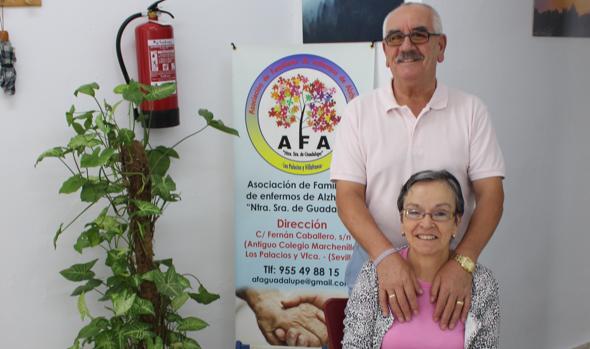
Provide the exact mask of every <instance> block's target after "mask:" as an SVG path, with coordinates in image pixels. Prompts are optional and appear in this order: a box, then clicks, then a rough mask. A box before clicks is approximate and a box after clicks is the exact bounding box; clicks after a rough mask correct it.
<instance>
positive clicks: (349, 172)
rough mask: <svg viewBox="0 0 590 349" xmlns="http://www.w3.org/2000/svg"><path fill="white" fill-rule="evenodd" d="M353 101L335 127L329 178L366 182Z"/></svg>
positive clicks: (364, 162)
mask: <svg viewBox="0 0 590 349" xmlns="http://www.w3.org/2000/svg"><path fill="white" fill-rule="evenodd" d="M355 105H356V103H355V101H354V100H353V101H352V102H351V103H349V104H348V105H347V106H346V108H345V109H344V112H343V114H342V116H343V117H342V122H341V123H340V125H338V127H337V129H336V135H335V142H334V149H333V151H332V164H331V165H330V180H332V181H336V180H346V181H351V182H356V183H360V184H364V185H366V184H367V174H366V156H365V155H364V154H363V150H362V143H361V134H360V120H359V113H358V112H357V111H356V108H355Z"/></svg>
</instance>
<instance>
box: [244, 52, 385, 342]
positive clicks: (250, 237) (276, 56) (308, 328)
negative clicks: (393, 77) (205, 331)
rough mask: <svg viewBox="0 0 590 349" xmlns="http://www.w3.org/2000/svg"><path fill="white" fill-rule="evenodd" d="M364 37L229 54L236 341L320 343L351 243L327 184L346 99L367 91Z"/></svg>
mask: <svg viewBox="0 0 590 349" xmlns="http://www.w3.org/2000/svg"><path fill="white" fill-rule="evenodd" d="M373 74H374V50H373V49H372V48H371V47H370V44H369V43H361V44H358V43H357V44H330V45H305V46H297V47H289V48H274V47H273V48H270V47H247V46H239V47H238V48H237V50H235V51H234V56H233V79H234V80H233V97H234V98H233V103H234V115H235V120H234V125H235V127H236V128H237V129H238V130H239V132H240V138H239V140H237V141H236V142H235V195H236V197H235V235H236V246H235V256H236V296H237V298H236V341H237V343H238V344H237V345H236V347H239V343H242V344H248V345H249V346H250V348H252V349H254V348H267V347H273V348H276V347H277V346H291V347H292V346H295V347H308V346H315V347H319V346H322V345H325V344H326V338H327V334H326V328H325V325H324V323H323V314H322V305H323V302H324V300H325V299H327V298H328V297H335V296H341V297H342V296H344V297H345V296H346V295H347V293H346V287H345V284H344V271H345V266H346V262H347V261H348V260H349V259H350V255H351V253H352V247H353V239H352V237H351V236H350V235H349V234H348V232H347V231H346V229H345V228H344V226H343V225H342V223H341V222H340V220H339V218H338V214H337V212H336V202H335V197H336V195H335V185H334V184H333V183H331V182H330V180H329V169H330V161H331V157H332V154H331V153H332V144H333V138H334V131H335V130H336V129H337V127H338V124H339V123H340V121H341V119H342V110H343V108H344V107H345V105H346V103H347V102H348V101H350V100H351V99H353V98H354V97H356V96H357V95H358V94H359V92H364V91H367V90H369V89H371V88H372V87H373Z"/></svg>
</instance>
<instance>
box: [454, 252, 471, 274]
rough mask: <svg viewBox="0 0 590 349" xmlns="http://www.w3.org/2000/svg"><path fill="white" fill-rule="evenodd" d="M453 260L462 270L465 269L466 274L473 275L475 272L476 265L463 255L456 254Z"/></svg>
mask: <svg viewBox="0 0 590 349" xmlns="http://www.w3.org/2000/svg"><path fill="white" fill-rule="evenodd" d="M453 259H454V260H455V261H456V262H457V263H459V265H460V266H461V268H463V269H464V270H465V271H466V272H468V273H470V274H473V271H474V270H475V263H473V261H472V260H471V258H469V257H467V256H464V255H462V254H455V255H454V256H453Z"/></svg>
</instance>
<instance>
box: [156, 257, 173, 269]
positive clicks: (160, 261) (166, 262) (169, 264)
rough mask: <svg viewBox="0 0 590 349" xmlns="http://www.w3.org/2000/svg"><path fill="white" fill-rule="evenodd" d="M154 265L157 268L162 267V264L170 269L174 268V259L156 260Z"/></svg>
mask: <svg viewBox="0 0 590 349" xmlns="http://www.w3.org/2000/svg"><path fill="white" fill-rule="evenodd" d="M154 263H155V264H156V265H157V266H160V264H162V265H165V266H167V267H168V268H171V267H174V264H173V261H172V258H166V259H158V260H155V261H154Z"/></svg>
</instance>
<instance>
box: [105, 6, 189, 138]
mask: <svg viewBox="0 0 590 349" xmlns="http://www.w3.org/2000/svg"><path fill="white" fill-rule="evenodd" d="M162 1H164V0H160V1H157V2H155V3H154V4H152V5H151V6H150V7H149V8H148V12H147V13H145V14H142V13H140V12H138V13H135V14H133V15H131V16H129V17H128V18H127V19H126V20H125V21H124V22H123V24H121V27H120V28H119V31H118V33H117V43H116V45H117V58H118V60H119V66H120V67H121V72H122V73H123V77H124V78H125V81H126V82H127V83H129V81H130V79H129V74H128V73H127V69H126V68H125V63H124V62H123V55H122V54H121V37H122V36H123V32H124V31H125V27H127V25H128V24H129V23H130V22H131V21H133V20H135V19H137V18H140V17H146V16H148V13H149V20H148V21H147V22H144V23H143V24H140V25H138V26H137V27H136V28H135V49H136V56H137V70H138V81H139V82H140V83H142V84H145V85H150V86H157V85H161V84H164V83H176V57H175V47H174V31H173V28H172V26H171V25H164V24H161V23H159V22H158V17H157V14H158V13H159V12H161V13H165V14H167V15H170V16H171V17H172V18H174V16H173V15H172V14H171V13H170V12H167V11H163V10H160V9H158V7H157V5H158V4H159V3H161V2H162ZM139 109H140V110H139V111H135V117H136V119H137V118H138V117H139V115H140V113H141V114H142V115H144V118H142V120H143V126H144V127H149V128H164V127H172V126H177V125H179V124H180V116H179V110H178V96H177V94H176V93H175V94H173V95H171V96H169V97H166V98H164V99H161V100H158V101H145V102H143V103H142V104H141V106H140V107H139Z"/></svg>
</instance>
